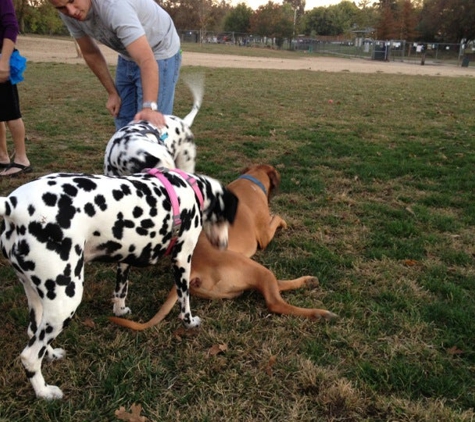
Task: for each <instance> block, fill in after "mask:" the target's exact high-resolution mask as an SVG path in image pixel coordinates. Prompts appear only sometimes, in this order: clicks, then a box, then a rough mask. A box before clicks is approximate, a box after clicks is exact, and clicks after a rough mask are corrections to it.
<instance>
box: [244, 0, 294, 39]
mask: <svg viewBox="0 0 475 422" xmlns="http://www.w3.org/2000/svg"><path fill="white" fill-rule="evenodd" d="M251 32H253V33H254V34H256V35H259V36H261V37H269V38H271V39H272V42H274V39H275V42H276V44H277V46H278V47H282V45H283V42H284V39H285V38H287V39H291V38H292V33H293V10H292V9H291V7H290V5H288V4H287V5H284V6H281V5H279V4H276V3H273V2H272V1H269V2H268V3H267V4H266V5H264V6H260V7H259V8H258V9H257V10H256V11H255V12H254V14H253V15H252V17H251Z"/></svg>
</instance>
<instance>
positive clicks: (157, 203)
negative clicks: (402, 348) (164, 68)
mask: <svg viewBox="0 0 475 422" xmlns="http://www.w3.org/2000/svg"><path fill="white" fill-rule="evenodd" d="M237 203H238V200H237V197H236V196H235V195H234V194H233V193H231V192H230V191H228V190H227V189H226V188H224V187H223V186H222V185H221V184H220V183H219V182H218V181H216V180H214V179H212V178H209V177H206V176H200V175H191V174H189V173H185V172H183V171H180V170H168V171H166V170H164V171H159V170H157V169H151V170H150V171H148V172H144V173H141V174H135V175H132V176H122V177H116V176H113V177H111V176H105V175H88V174H79V173H78V174H74V173H56V174H50V175H46V176H43V177H41V178H39V179H36V180H34V181H32V182H29V183H26V184H24V185H22V186H20V187H19V188H17V189H16V190H14V191H13V192H12V193H11V194H10V195H9V196H8V197H0V216H2V217H3V219H4V223H3V224H4V228H3V232H2V235H1V237H0V246H1V248H2V252H3V254H4V255H5V257H6V258H8V260H9V261H10V263H11V264H12V266H13V268H14V270H15V272H16V275H17V276H18V278H19V279H20V281H21V283H22V284H23V287H24V289H25V293H26V296H27V299H28V306H29V311H30V313H29V315H30V321H29V326H28V335H29V338H30V340H29V342H28V344H27V346H26V347H25V349H24V350H23V352H22V353H21V361H22V363H23V366H24V368H25V371H26V374H27V376H28V378H29V379H30V381H31V384H32V386H33V389H34V390H35V393H36V396H37V397H40V398H45V399H58V398H62V397H63V393H62V391H61V389H60V388H59V387H57V386H54V385H48V384H46V382H45V380H44V378H43V375H42V372H41V364H42V361H43V358H44V357H46V358H48V359H49V360H54V359H60V358H61V357H63V356H64V354H65V352H64V350H63V349H60V348H56V349H53V348H52V346H51V343H52V342H53V340H54V339H55V338H56V337H57V336H58V335H59V333H60V332H61V331H62V330H63V329H64V328H65V327H66V326H67V325H68V323H69V322H70V321H71V318H73V316H74V314H75V312H76V309H77V307H78V306H79V304H80V302H81V299H82V294H83V288H84V287H83V283H84V264H85V263H86V262H90V261H104V262H117V263H118V266H119V272H118V278H120V279H121V280H122V281H123V283H126V277H127V272H128V269H129V266H140V267H142V266H147V265H153V264H155V263H157V262H158V260H159V259H160V258H161V257H162V256H164V255H165V254H166V253H169V255H170V257H171V262H172V267H173V273H174V279H175V285H176V288H177V291H178V292H179V301H180V318H181V319H182V320H183V322H184V324H185V326H187V327H194V326H197V325H199V323H200V319H199V318H198V317H194V316H192V314H191V311H190V302H189V277H190V265H191V256H192V253H193V250H194V248H195V245H196V243H197V241H198V237H199V235H200V232H201V231H202V229H203V232H205V233H206V235H207V237H208V238H209V239H210V241H211V242H212V243H213V244H214V245H216V246H218V247H221V248H224V247H226V246H227V240H228V227H229V224H231V223H232V222H233V221H234V217H235V214H236V209H237ZM170 245H173V246H172V247H170ZM118 284H120V283H118ZM123 293H124V292H118V294H123Z"/></svg>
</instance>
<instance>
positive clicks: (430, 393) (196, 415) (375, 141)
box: [0, 63, 475, 422]
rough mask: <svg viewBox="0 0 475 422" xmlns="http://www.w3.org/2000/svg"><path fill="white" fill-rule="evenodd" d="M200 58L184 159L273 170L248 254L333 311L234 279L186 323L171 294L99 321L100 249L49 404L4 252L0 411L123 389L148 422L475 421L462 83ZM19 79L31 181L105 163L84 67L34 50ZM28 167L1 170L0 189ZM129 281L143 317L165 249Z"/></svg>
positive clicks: (108, 283)
mask: <svg viewBox="0 0 475 422" xmlns="http://www.w3.org/2000/svg"><path fill="white" fill-rule="evenodd" d="M199 70H201V71H204V72H205V75H206V93H205V98H204V104H203V107H202V109H201V111H200V113H199V114H198V116H197V118H196V120H195V124H194V126H193V131H194V133H195V135H196V140H197V144H198V163H197V169H198V172H200V173H205V174H208V175H210V176H213V177H216V178H219V179H220V180H222V181H223V182H226V183H227V182H230V181H231V180H233V179H234V178H236V177H237V175H238V173H239V170H240V169H241V168H243V167H244V166H246V165H248V164H251V163H269V164H272V165H274V166H276V167H277V168H278V169H279V171H280V172H281V175H282V185H281V188H280V192H279V193H278V195H277V196H276V197H275V198H274V199H273V202H272V204H271V208H272V210H273V211H274V212H275V213H279V214H280V215H281V216H283V217H284V218H285V219H286V220H287V223H288V225H289V228H288V229H287V230H286V231H281V232H279V233H278V234H277V235H276V238H275V239H274V240H273V242H272V243H271V245H270V246H269V248H268V249H267V250H266V251H262V252H259V253H258V254H257V256H256V258H255V259H256V260H258V261H259V262H261V263H262V264H264V265H265V266H267V267H268V268H270V269H271V270H272V271H274V272H275V273H276V275H277V276H278V277H279V278H295V277H297V276H301V275H306V274H309V275H315V276H318V278H319V280H320V286H319V287H318V288H315V289H310V290H306V289H302V290H298V291H294V292H287V293H285V298H286V299H287V300H288V301H289V302H290V303H292V304H294V305H298V306H304V307H323V308H327V309H329V310H331V311H333V312H335V313H337V314H338V315H339V318H338V319H337V320H336V321H334V322H332V323H315V322H311V321H307V320H303V319H299V318H296V317H289V316H280V315H271V314H269V313H268V311H267V309H266V307H265V304H264V300H263V298H262V297H261V296H260V295H259V294H257V293H255V292H249V293H245V294H244V295H243V296H242V297H240V298H238V299H236V300H233V301H206V300H201V299H197V298H192V309H193V310H194V313H195V314H196V315H198V316H200V317H201V318H202V319H203V324H202V327H201V328H200V329H199V330H198V331H189V332H187V331H185V330H183V329H182V328H181V324H180V322H179V321H178V320H177V318H176V317H177V315H178V312H177V309H174V311H173V312H172V314H171V315H170V316H169V317H168V318H167V320H166V321H165V322H164V323H162V324H161V325H159V326H158V327H155V328H153V329H150V330H148V331H145V332H141V333H135V332H132V331H128V330H126V329H123V328H120V327H117V326H114V325H112V324H110V323H109V321H108V319H107V317H108V316H110V315H111V314H112V305H111V303H110V298H111V294H112V289H113V286H114V281H115V273H114V271H115V268H114V265H112V264H100V263H92V264H90V265H88V266H87V268H86V288H85V295H84V298H83V302H82V304H81V306H80V307H79V309H78V313H77V315H76V316H75V318H74V320H73V321H72V323H71V325H70V326H69V327H68V328H67V329H66V330H65V331H64V332H63V333H62V334H61V335H60V336H59V337H58V338H57V339H56V341H55V343H54V346H55V347H64V348H65V349H66V350H67V352H68V355H67V356H66V358H65V359H64V360H61V361H58V362H55V363H53V364H50V363H47V362H45V363H44V365H43V373H44V376H45V378H46V380H47V382H49V383H52V384H56V385H58V386H60V387H61V388H62V389H63V391H64V392H65V394H66V397H65V399H64V400H62V401H57V402H45V401H40V400H36V399H35V397H34V393H33V389H32V388H31V386H30V384H29V382H28V381H27V379H26V376H25V374H24V371H23V368H22V365H21V362H20V359H19V354H20V352H21V350H22V349H23V348H24V346H25V345H26V342H27V335H26V327H27V320H28V311H27V305H26V298H25V295H24V293H23V291H22V288H21V286H20V284H19V282H18V281H17V280H16V278H15V275H14V272H13V270H12V269H11V267H10V266H9V264H8V262H7V261H6V260H5V259H3V258H2V260H1V261H0V278H1V285H0V313H1V315H2V324H1V326H0V350H1V352H0V354H1V359H2V362H3V365H2V367H1V368H0V421H9V422H10V421H15V422H19V421H62V422H63V421H89V422H90V421H116V420H119V419H118V418H117V416H116V414H115V412H116V411H117V410H118V409H120V408H121V407H123V408H124V409H125V411H126V412H131V408H132V405H133V404H140V405H141V406H142V410H141V415H142V416H143V417H145V418H146V420H148V421H154V422H158V421H175V420H185V421H213V422H214V421H223V420H227V421H257V420H259V421H436V420H438V421H471V420H473V419H475V414H474V411H473V408H474V406H475V397H474V391H475V381H474V379H475V377H474V375H475V369H474V368H475V348H474V333H475V303H474V296H475V283H474V282H475V271H474V253H475V242H474V232H475V194H474V193H475V177H474V169H475V152H474V150H475V140H474V137H473V134H474V133H475V120H474V117H473V110H474V106H475V85H474V83H473V80H472V79H470V78H443V77H437V78H436V77H434V78H431V77H419V76H403V75H394V76H388V75H381V74H374V75H368V74H366V75H358V74H350V73H341V72H340V73H338V74H337V73H328V72H325V73H319V72H306V71H301V72H298V73H296V72H285V71H258V72H256V71H252V72H249V71H246V70H239V69H198V68H183V69H182V73H183V74H185V73H189V72H192V71H194V72H196V71H199ZM19 88H20V94H21V100H22V108H23V113H24V120H25V123H26V126H27V131H28V152H29V158H30V160H31V162H32V165H33V166H34V169H35V172H34V174H33V176H31V177H34V176H39V175H42V174H46V173H50V172H55V171H71V172H77V171H84V172H93V173H101V172H102V161H103V152H104V148H105V145H106V143H107V141H108V140H109V138H110V136H111V135H112V134H113V122H112V119H111V118H110V117H109V116H108V114H107V112H106V110H105V107H104V104H105V100H106V98H105V95H104V91H103V89H102V88H101V87H100V86H99V84H98V82H97V81H96V79H95V78H94V77H93V76H92V74H91V73H90V72H89V71H87V70H86V68H85V67H84V66H80V65H77V66H71V65H62V64H48V63H39V64H38V63H36V64H35V63H32V64H30V65H29V67H28V70H27V72H26V80H25V81H24V82H22V83H21V84H20V85H19ZM176 100H177V101H176V107H175V113H176V114H177V115H179V116H184V115H185V114H187V113H188V111H189V110H190V107H191V95H190V93H189V92H188V90H187V88H186V86H185V85H184V84H183V83H182V82H180V84H179V86H178V89H177V98H176ZM10 144H11V143H10ZM28 180H29V178H26V177H25V178H22V179H10V180H0V194H2V195H7V194H8V193H9V192H11V191H12V190H13V189H14V188H15V187H16V186H18V185H20V184H22V183H25V182H27V181H28ZM131 279H132V283H131V286H130V291H129V299H128V305H129V306H130V307H131V308H132V311H133V315H132V317H133V318H134V319H135V320H141V321H145V320H148V319H149V318H150V317H151V316H152V315H153V314H154V313H155V311H156V309H157V308H158V306H159V304H160V303H161V302H162V301H163V300H164V298H165V297H166V294H167V291H168V289H169V288H170V286H171V284H172V276H171V272H170V270H169V263H168V262H167V260H166V259H165V260H164V261H163V264H162V265H160V266H159V267H153V268H148V269H133V271H132V273H131ZM216 346H222V349H224V351H223V352H221V353H218V354H215V353H213V351H214V350H216ZM224 346H225V347H224ZM124 420H125V419H124ZM136 420H140V419H136ZM144 420H145V419H144Z"/></svg>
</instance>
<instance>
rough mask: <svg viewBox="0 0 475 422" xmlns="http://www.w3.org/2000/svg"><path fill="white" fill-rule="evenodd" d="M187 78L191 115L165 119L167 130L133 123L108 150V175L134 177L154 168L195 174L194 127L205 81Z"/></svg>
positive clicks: (198, 77) (145, 122)
mask: <svg viewBox="0 0 475 422" xmlns="http://www.w3.org/2000/svg"><path fill="white" fill-rule="evenodd" d="M187 76H188V77H184V80H185V82H186V83H187V85H188V87H189V88H190V90H191V93H192V95H193V107H192V109H191V111H190V113H189V114H188V115H187V116H186V117H185V118H184V119H180V118H179V117H176V116H171V115H165V123H166V126H165V127H164V128H160V129H159V128H157V127H155V126H154V125H152V124H151V123H149V122H147V121H144V120H141V121H132V122H130V123H129V124H128V125H126V126H124V127H123V128H121V129H119V130H118V131H117V132H116V133H115V134H114V135H113V136H112V138H111V139H110V140H109V142H108V144H107V146H106V150H105V154H104V174H106V175H110V176H120V175H124V174H134V173H139V172H141V171H142V170H143V169H144V168H152V167H157V168H160V167H166V168H175V167H176V168H179V169H181V170H184V171H186V172H188V173H194V172H195V161H196V145H195V141H194V136H193V133H192V132H191V125H192V124H193V121H194V119H195V117H196V115H197V114H198V111H199V110H200V107H201V102H202V99H203V91H204V77H203V75H202V74H193V75H187Z"/></svg>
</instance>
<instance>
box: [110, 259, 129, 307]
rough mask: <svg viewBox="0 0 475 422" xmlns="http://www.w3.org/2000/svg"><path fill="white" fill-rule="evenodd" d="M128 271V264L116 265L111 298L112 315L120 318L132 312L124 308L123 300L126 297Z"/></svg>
mask: <svg viewBox="0 0 475 422" xmlns="http://www.w3.org/2000/svg"><path fill="white" fill-rule="evenodd" d="M129 270H130V266H129V265H128V264H118V265H117V275H116V283H115V290H114V295H113V298H112V302H113V304H114V305H113V309H112V311H113V312H114V315H117V316H121V315H125V314H128V313H129V312H132V311H131V310H130V308H128V307H127V306H125V299H126V297H127V292H128V289H129V281H128V277H129Z"/></svg>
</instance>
